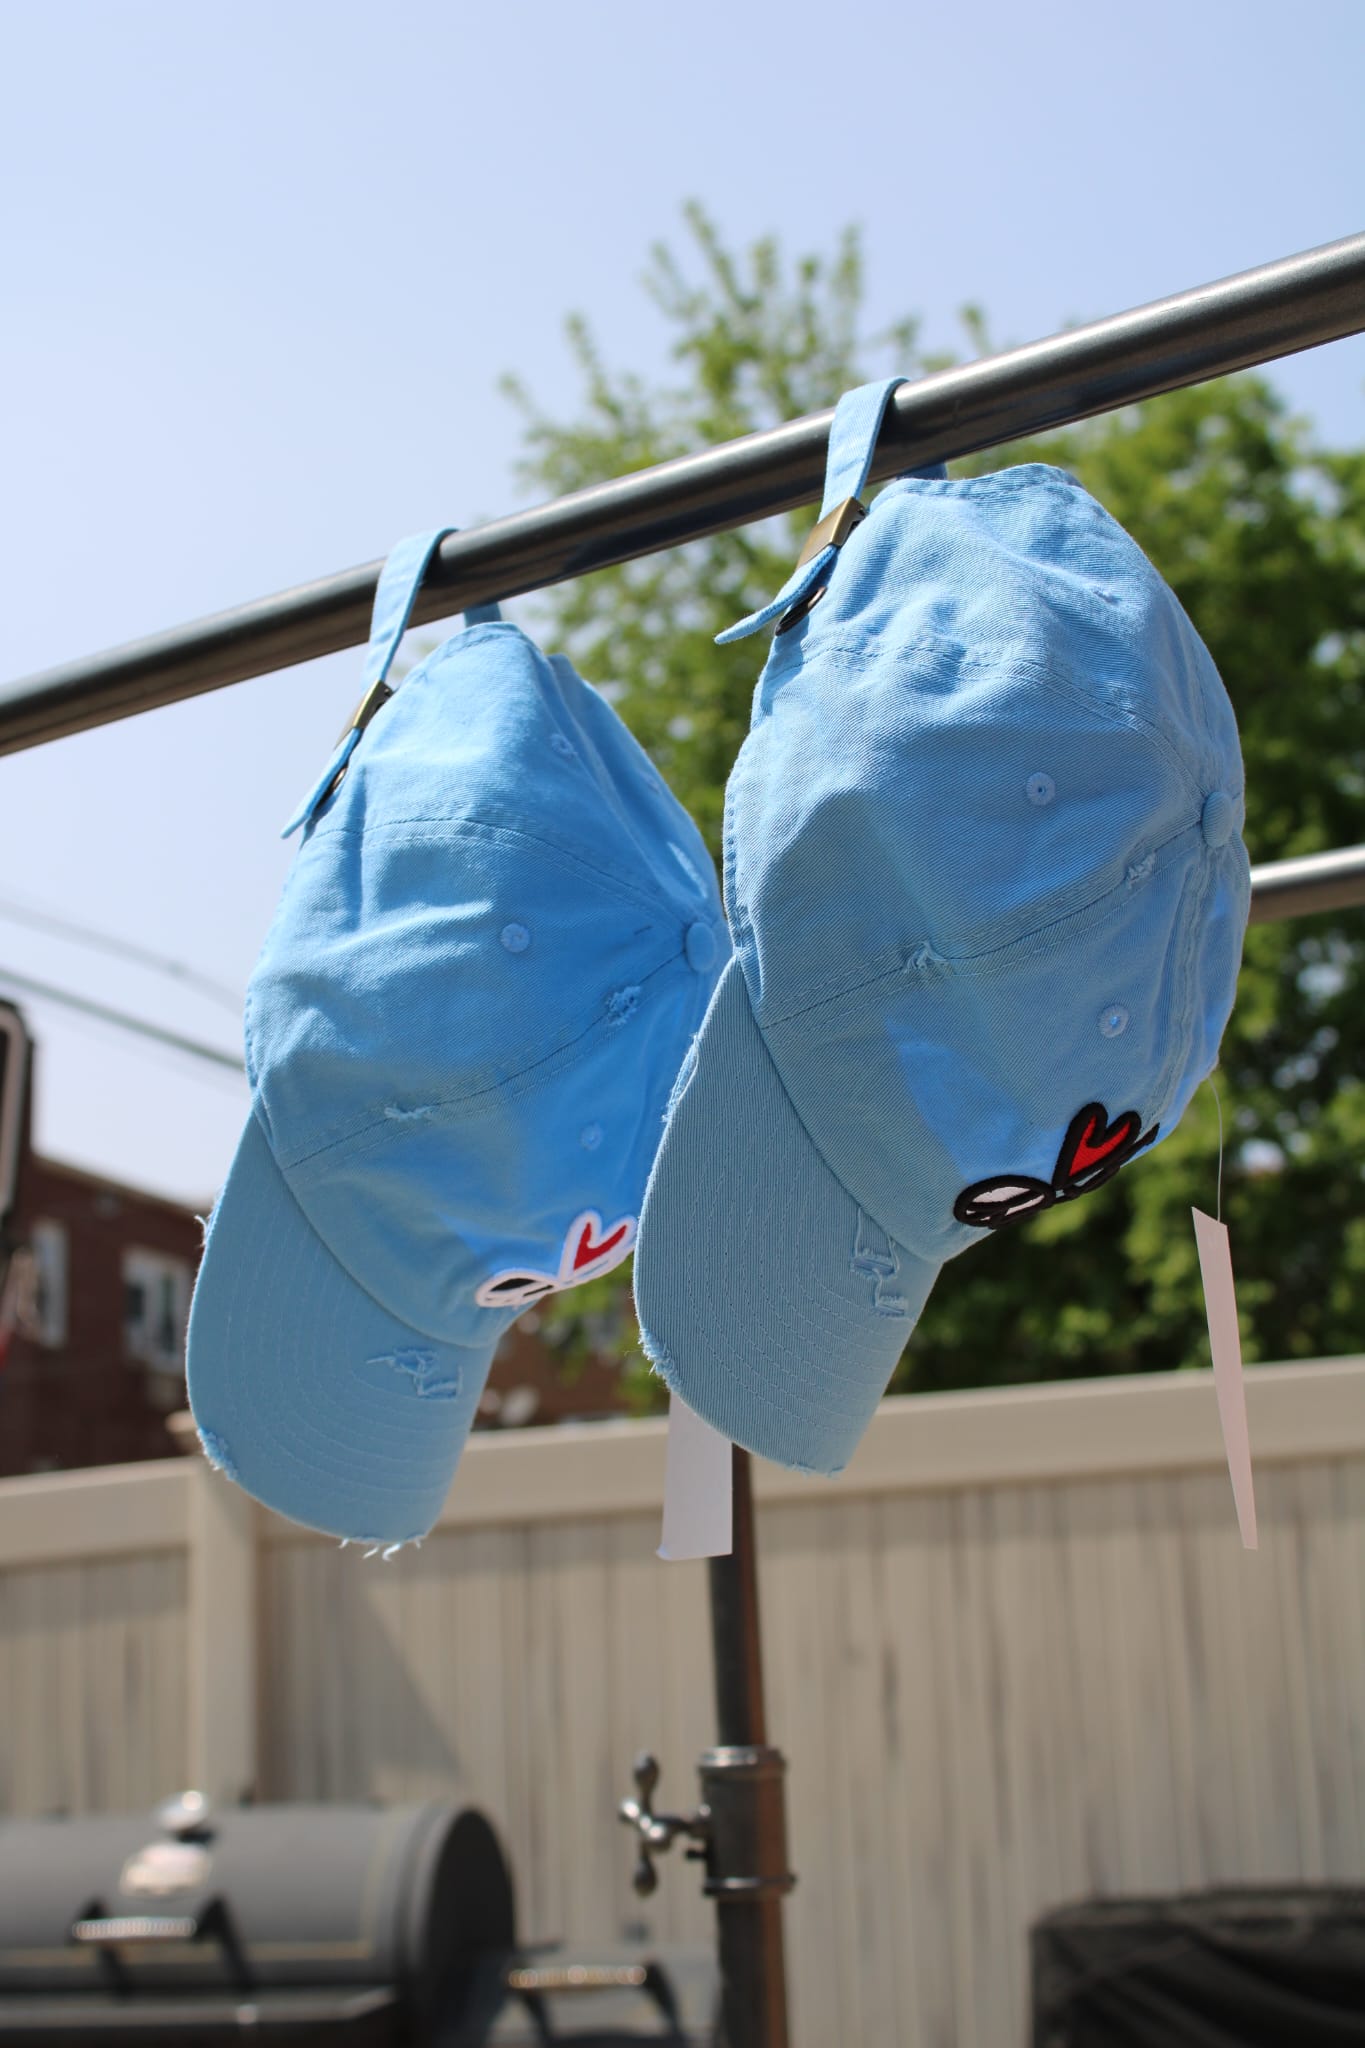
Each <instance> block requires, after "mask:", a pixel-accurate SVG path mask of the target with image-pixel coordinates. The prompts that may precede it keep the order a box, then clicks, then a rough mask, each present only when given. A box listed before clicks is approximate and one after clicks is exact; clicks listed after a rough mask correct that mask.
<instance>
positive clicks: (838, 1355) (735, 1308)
mask: <svg viewBox="0 0 1365 2048" xmlns="http://www.w3.org/2000/svg"><path fill="white" fill-rule="evenodd" d="M940 1270H941V1269H940V1267H939V1266H938V1265H935V1264H931V1263H929V1262H928V1261H926V1260H924V1259H920V1258H918V1257H916V1256H915V1254H914V1253H913V1252H909V1251H907V1250H906V1249H905V1247H904V1246H902V1245H898V1244H896V1243H894V1242H893V1241H892V1240H891V1239H889V1238H888V1237H886V1235H885V1234H884V1233H883V1232H882V1231H881V1229H880V1228H879V1227H878V1226H877V1224H876V1222H875V1221H874V1220H873V1219H872V1218H871V1217H869V1216H867V1215H866V1214H865V1213H864V1212H863V1211H862V1210H861V1209H860V1208H859V1206H858V1204H857V1202H856V1201H855V1200H854V1199H853V1197H852V1196H851V1195H850V1194H849V1193H848V1192H847V1190H846V1189H845V1188H844V1187H843V1186H842V1185H841V1184H840V1182H839V1181H837V1180H836V1179H835V1177H834V1175H833V1174H832V1173H831V1172H830V1170H829V1168H828V1167H827V1166H826V1164H825V1162H824V1160H823V1159H822V1157H821V1156H820V1153H819V1152H818V1151H817V1150H816V1148H815V1146H814V1144H813V1143H812V1142H811V1139H810V1138H809V1136H808V1135H807V1133H806V1129H805V1126H804V1125H803V1124H802V1122H801V1120H800V1118H799V1116H798V1115H797V1113H796V1110H795V1108H794V1107H793V1105H792V1102H791V1100H790V1098H789V1096H788V1095H787V1092H786V1089H785V1088H784V1087H783V1085H782V1081H781V1079H780V1077H779V1075H778V1072H777V1069H776V1067H775V1066H774V1065H773V1062H772V1059H771V1058H770V1056H769V1053H768V1050H767V1047H766V1046H765V1045H764V1043H763V1039H762V1036H761V1034H760V1032H759V1029H758V1026H757V1025H756V1024H755V1022H754V1017H753V1012H752V1010H751V1008H750V1006H749V998H748V992H747V990H746V988H745V983H744V975H743V970H742V968H741V966H740V962H739V959H738V958H737V957H736V958H735V959H732V960H731V961H730V963H729V965H728V966H727V967H726V969H725V972H724V974H723V975H722V976H721V979H720V982H719V984H718V985H717V988H716V992H715V994H714V996H713V997H712V999H711V1006H710V1008H709V1010H708V1011H707V1013H706V1019H705V1022H704V1023H703V1025H702V1028H701V1031H700V1033H699V1034H698V1037H697V1040H696V1043H695V1045H694V1047H693V1050H692V1053H691V1054H689V1059H688V1065H687V1067H685V1068H684V1070H683V1074H682V1076H681V1077H680V1080H679V1085H678V1089H677V1091H676V1092H675V1096H674V1101H673V1104H672V1107H671V1110H670V1115H669V1121H668V1127H667V1130H666V1131H665V1133H664V1138H663V1143H662V1144H661V1146H660V1148H659V1152H658V1155H657V1157H656V1159H655V1162H654V1171H653V1173H652V1174H651V1176H650V1182H649V1187H648V1190H647V1191H646V1194H645V1201H644V1208H643V1210H642V1212H641V1217H640V1235H639V1241H638V1244H637V1246H636V1253H635V1301H636V1307H637V1310H638V1312H639V1317H640V1323H641V1334H642V1338H643V1342H644V1347H645V1351H646V1353H647V1354H648V1356H649V1358H650V1359H651V1361H652V1362H653V1364H654V1366H655V1368H656V1369H657V1371H658V1372H659V1373H660V1375H661V1376H662V1377H663V1378H664V1379H665V1380H666V1381H667V1382H668V1384H669V1386H670V1387H672V1388H674V1389H675V1390H676V1391H677V1393H679V1394H680V1395H681V1396H682V1398H683V1400H684V1401H686V1403H687V1405H688V1406H689V1407H690V1408H692V1409H695V1411H696V1412H697V1414H699V1415H700V1416H702V1417H703V1419H704V1420H705V1421H707V1422H709V1423H711V1424H712V1426H713V1427H714V1428H716V1429H718V1430H721V1431H723V1432H724V1434H725V1435H726V1436H728V1437H731V1438H733V1440H734V1441H735V1442H736V1443H740V1444H743V1445H745V1446H746V1448H747V1449H749V1450H751V1451H757V1452H758V1453H759V1454H760V1456H762V1457H765V1458H771V1459H773V1460H774V1461H775V1462H776V1463H777V1464H780V1465H791V1466H795V1467H797V1468H799V1469H800V1470H803V1471H811V1472H838V1471H841V1470H842V1468H843V1467H844V1465H845V1464H847V1462H848V1459H849V1457H850V1456H851V1455H852V1452H853V1449H854V1447H855V1445H856V1444H857V1442H858V1439H859V1438H860V1437H861V1436H862V1434H863V1431H864V1430H865V1429H866V1427H867V1425H868V1423H869V1422H870V1420H871V1418H872V1414H873V1411H874V1410H875V1408H876V1406H877V1403H878V1401H879V1400H880V1399H881V1397H882V1395H883V1394H884V1392H885V1391H886V1383H887V1381H888V1380H889V1379H890V1377H891V1374H892V1372H893V1371H894V1370H895V1367H896V1363H897V1360H898V1359H899V1357H900V1355H901V1352H902V1350H903V1349H904V1346H905V1343H906V1341H907V1339H908V1337H909V1335H910V1332H911V1330H912V1329H913V1328H914V1325H915V1322H916V1320H917V1319H918V1317H919V1314H920V1311H921V1310H922V1309H923V1307H924V1304H925V1302H926V1300H927V1299H928V1297H929V1291H930V1289H931V1288H932V1286H933V1284H934V1281H935V1280H936V1278H937V1277H938V1274H939V1271H940Z"/></svg>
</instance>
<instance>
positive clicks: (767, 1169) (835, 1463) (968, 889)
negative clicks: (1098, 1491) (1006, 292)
mask: <svg viewBox="0 0 1365 2048" xmlns="http://www.w3.org/2000/svg"><path fill="white" fill-rule="evenodd" d="M894 388H895V385H894V383H888V384H886V385H881V386H869V387H864V388H863V389H862V390H860V391H857V392H852V393H850V394H849V395H848V397H846V398H845V399H844V401H843V402H842V403H841V405H840V406H839V408H838V411H837V413H836V416H835V421H834V425H833V428H832V430H831V437H830V447H829V468H828V475H827V483H826V494H825V502H824V506H823V508H822V516H821V524H820V526H819V527H817V529H816V532H815V535H814V536H813V537H812V538H813V541H814V546H813V548H811V549H810V550H809V558H808V559H806V560H804V561H803V562H802V563H801V565H799V567H798V570H797V572H796V574H795V575H794V576H793V577H792V578H791V580H790V581H789V583H788V585H787V587H786V588H785V589H784V590H783V591H782V592H781V593H780V594H779V596H778V597H777V598H776V599H775V600H774V602H773V603H772V604H771V605H769V606H767V607H766V608H765V609H764V611H762V612H760V613H756V614H755V615H754V616H753V617H751V618H750V619H747V620H745V621H744V622H743V623H742V624H741V625H740V626H739V627H737V628H734V629H732V630H731V632H730V633H729V634H727V635H723V636H722V637H723V638H733V637H737V636H738V635H740V634H743V633H746V632H752V631H754V630H756V629H757V627H758V626H759V625H761V624H763V623H766V622H767V621H768V620H771V619H777V620H779V622H780V624H779V630H778V633H777V636H776V639H775V641H774V644H773V648H772V652H771V654H770V656H769V659H768V662H767V665H766V667H765V668H764V670H763V674H762V676H761V678H760V680H759V684H758V689H757V693H756V696H755V700H754V710H753V720H752V725H751V729H750V732H749V734H748V737H747V738H746V740H745V743H744V746H743V748H742V749H741V752H740V755H739V758H738V760H737V762H736V765H735V768H734V771H733V774H732V776H731V778H730V783H729V788H728V791H727V797H726V819H725V893H726V907H727V909H728V912H729V916H730V925H731V937H732V940H733V942H734V948H735V951H734V955H733V957H732V959H731V960H730V962H729V964H728V965H727V967H726V969H725V971H724V973H723V974H722V976H721V979H720V982H719V985H718V987H717V989H716V993H715V996H714V998H713V1000H712V1002H711V1006H710V1009H709V1011H708V1013H707V1016H706V1020H705V1022H704V1024H703V1026H702V1029H701V1033H700V1035H699V1038H698V1040H697V1043H696V1045H695V1046H694V1048H693V1049H692V1051H691V1053H690V1054H689V1057H688V1059H687V1061H686V1062H685V1064H684V1066H683V1069H682V1071H681V1072H680V1074H679V1077H678V1083H677V1086H676V1088H675V1090H674V1093H673V1097H672V1100H671V1104H670V1111H669V1121H668V1126H667V1130H666V1134H665V1137H664V1141H663V1144H662V1146H661V1147H660V1150H659V1154H658V1157H657V1159H656V1161H655V1165H654V1169H653V1173H652V1176H651V1179H650V1183H649V1188H648V1192H647V1194H646V1197H645V1206H644V1212H643V1216H642V1218H641V1226H640V1243H639V1247H638V1250H637V1253H636V1261H635V1295H636V1305H637V1308H638V1310H639V1313H640V1318H641V1323H642V1329H643V1338H644V1344H645V1348H646V1351H647V1352H648V1354H649V1356H650V1358H651V1359H652V1360H653V1361H654V1364H655V1366H656V1368H657V1369H658V1371H659V1372H660V1373H661V1374H662V1375H663V1377H664V1378H665V1380H667V1382H668V1383H669V1385H670V1386H671V1387H673V1388H674V1389H676V1390H677V1392H678V1393H680V1394H681V1395H682V1397H683V1398H684V1400H685V1401H686V1402H687V1403H688V1405H689V1406H690V1407H691V1408H693V1409H695V1410H696V1411H697V1412H698V1413H699V1414H700V1415H701V1416H702V1417H704V1419H705V1420H706V1421H708V1422H710V1423H711V1424H713V1425H714V1426H715V1427H716V1428H717V1429H719V1430H722V1431H724V1432H725V1434H726V1435H728V1436H731V1437H733V1438H735V1439H736V1440H737V1441H738V1442H740V1443H742V1444H745V1445H747V1446H748V1447H749V1449H751V1450H753V1451H757V1452H759V1453H761V1454H762V1455H763V1456H765V1457H768V1458H772V1459H774V1460H776V1461H777V1462H779V1463H781V1464H784V1465H791V1466H796V1467H800V1468H804V1469H807V1470H812V1471H817V1472H836V1471H838V1470H839V1469H840V1468H841V1467H842V1466H843V1465H844V1464H845V1463H846V1462H847V1460H848V1458H849V1456H850V1454H851V1452H852V1451H853V1448H854V1446H855V1445H856V1444H857V1442H858V1439H859V1438H860V1436H861V1435H862V1433H863V1431H864V1429H865V1428H866V1426H867V1424H868V1422H869V1421H870V1419H871V1417H872V1413H873V1411H874V1409H875V1407H876V1404H877V1402H878V1400H879V1399H880V1397H881V1395H882V1393H883V1392H884V1390H885V1387H886V1384H887V1381H888V1379H889V1377H890V1375H891V1373H892V1371H893V1370H894V1368H895V1366H896V1363H897V1361H898V1359H899V1357H900V1355H901V1352H902V1350H903V1349H904V1347H905V1344H906V1341H907V1339H908V1338H909V1336H910V1333H911V1331H912V1330H913V1328H914V1326H915V1323H916V1320H917V1319H918V1317H919V1315H920V1313H921V1311H922V1309H923V1307H924V1304H925V1301H926V1300H927V1298H928V1295H929V1292H930V1289H931V1288H932V1286H933V1284H934V1280H935V1278H936V1276H937V1274H938V1272H939V1270H940V1269H941V1267H942V1266H943V1264H944V1263H945V1261H946V1260H948V1259H950V1258H953V1257H954V1256H956V1254H958V1253H959V1252H962V1251H965V1250H966V1249H967V1247H968V1246H970V1245H972V1244H977V1243H980V1242H981V1241H982V1240H983V1239H984V1237H985V1235H986V1233H987V1232H988V1231H989V1230H991V1229H994V1228H1000V1227H1002V1226H1004V1225H1007V1224H1011V1223H1013V1222H1016V1221H1018V1220H1019V1219H1021V1218H1023V1217H1026V1216H1028V1215H1030V1214H1035V1213H1037V1212H1038V1211H1039V1210H1041V1209H1044V1208H1048V1207H1051V1206H1052V1205H1053V1204H1054V1203H1056V1202H1059V1201H1069V1200H1071V1199H1073V1198H1075V1197H1076V1196H1078V1195H1080V1194H1083V1193H1086V1192H1088V1191H1089V1190H1090V1189H1092V1188H1095V1187H1098V1186H1099V1185H1100V1184H1101V1183H1102V1182H1104V1181H1105V1180H1107V1179H1109V1178H1110V1177H1111V1176H1112V1175H1113V1174H1114V1173H1115V1172H1117V1171H1118V1169H1119V1167H1120V1166H1122V1165H1123V1164H1125V1163H1126V1162H1127V1161H1128V1160H1129V1159H1130V1158H1132V1157H1133V1155H1134V1154H1135V1153H1137V1152H1139V1151H1141V1150H1143V1149H1144V1148H1145V1147H1147V1146H1148V1145H1150V1144H1152V1143H1154V1142H1156V1141H1157V1140H1158V1139H1159V1138H1161V1137H1164V1136H1166V1135H1168V1134H1169V1133H1170V1131H1171V1130H1172V1129H1173V1128H1174V1126H1175V1124H1176V1123H1177V1121H1178V1119H1179V1117H1180V1115H1181V1113H1182V1111H1183V1110H1184V1108H1185V1106H1186V1104H1187V1103H1188V1101H1189V1099H1190V1097H1191V1095H1192V1093H1193V1092H1194V1089H1195V1088H1196V1086H1197V1085H1198V1083H1199V1082H1200V1080H1201V1079H1202V1078H1203V1076H1204V1075H1206V1074H1207V1073H1208V1072H1209V1070H1210V1068H1211V1067H1212V1066H1213V1065H1214V1064H1215V1061H1216V1058H1217V1053H1218V1045H1219V1040H1220V1038H1221V1035H1222V1032H1223V1029H1224V1026H1225V1024H1226V1022H1227V1018H1228V1014H1229V1012H1230V1010H1231V1007H1232V1001H1233V992H1234V987H1235V983H1236V977H1237V970H1238V965H1239V962H1240V957H1241V947H1242V938H1243V933H1244V930H1245V926H1246V920H1247V911H1248V906H1249V894H1250V891H1249V872H1248V863H1247V855H1246V850H1245V847H1244V846H1243V844H1242V840H1241V837H1240V831H1241V825H1242V819H1243V778H1242V762H1241V756H1240V751H1239V747H1238V741H1237V728H1236V724H1235V721H1234V718H1233V713H1232V708H1231V705H1230V704H1229V702H1228V698H1227V694H1226V692H1225V691H1224V689H1223V686H1222V683H1221V682H1220V680H1219V678H1218V675H1217V672H1216V670H1215V668H1214V665H1213V662H1212V660H1211V659H1210V657H1209V654H1208V652H1207V650H1206V649H1205V647H1204V646H1203V643H1202V642H1201V641H1200V639H1199V636H1198V634H1197V633H1196V632H1195V630H1194V628H1193V626H1192V625H1191V623H1190V621H1189V619H1188V618H1187V617H1186V615H1185V613H1184V612H1183V611H1182V609H1181V607H1180V605H1179V603H1178V602H1177V601H1176V598H1175V597H1174V595H1173V593H1172V592H1171V590H1170V589H1169V588H1168V587H1167V585H1166V584H1165V583H1164V582H1163V581H1162V579H1161V577H1160V576H1159V575H1158V574H1157V572H1156V570H1155V569H1154V568H1153V567H1152V565H1151V563H1150V562H1148V561H1147V559H1146V558H1145V556H1144V555H1143V554H1142V552H1141V550H1140V549H1139V548H1138V547H1137V546H1136V544H1135V543H1134V542H1133V541H1132V540H1131V539H1130V538H1129V537H1128V535H1127V534H1125V533H1124V532H1123V530H1122V529H1121V528H1120V527H1119V526H1118V525H1116V524H1115V522H1114V520H1113V519H1111V518H1110V517H1109V515H1108V514H1107V513H1106V512H1105V511H1103V509H1102V508H1101V507H1100V506H1099V505H1098V504H1097V503H1096V502H1095V500H1094V499H1093V498H1091V497H1090V496H1088V495H1087V493H1086V492H1085V491H1084V490H1083V489H1082V488H1081V487H1080V485H1079V484H1078V483H1076V481H1075V480H1074V479H1073V478H1072V477H1070V476H1068V475H1066V474H1065V473H1064V472H1062V471H1061V470H1058V469H1054V468H1050V467H1047V466H1045V465H1042V464H1037V463H1033V464H1027V465H1023V466H1021V467H1019V468H1016V469H1010V470H1006V471H1004V472H1002V473H1000V474H996V475H989V476H979V477H971V478H963V479H961V480H953V481H949V480H948V479H947V477H946V475H944V474H943V473H942V472H939V473H937V474H931V473H925V474H919V475H912V476H907V477H903V478H899V479H897V480H895V481H894V482H892V483H891V484H889V485H888V486H887V488H886V489H885V490H883V491H882V492H881V494H880V495H879V496H878V497H877V499H876V500H875V502H874V503H873V505H872V507H871V510H870V511H869V512H868V513H867V515H866V517H865V518H860V513H861V505H860V503H859V493H860V492H861V491H862V489H863V487H864V484H865V482H866V478H867V474H868V468H869V465H870V462H871V456H872V450H873V447H874V445H875V442H876V438H877V432H878V428H879V425H880V422H881V418H882V413H883V410H884V407H885V405H886V402H887V399H888V397H889V395H890V392H891V391H892V390H894ZM784 627H785V630H783V628H784Z"/></svg>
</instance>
